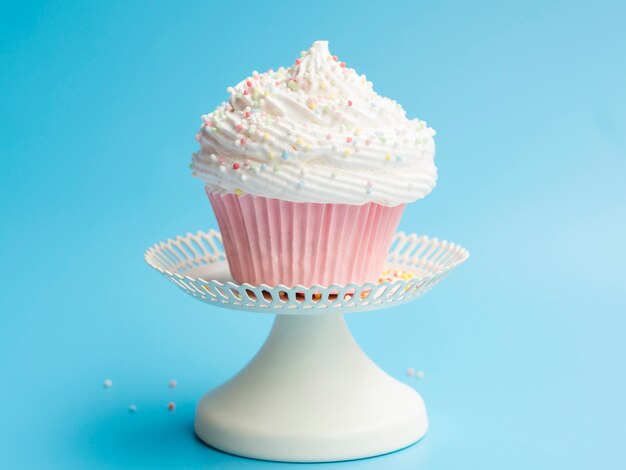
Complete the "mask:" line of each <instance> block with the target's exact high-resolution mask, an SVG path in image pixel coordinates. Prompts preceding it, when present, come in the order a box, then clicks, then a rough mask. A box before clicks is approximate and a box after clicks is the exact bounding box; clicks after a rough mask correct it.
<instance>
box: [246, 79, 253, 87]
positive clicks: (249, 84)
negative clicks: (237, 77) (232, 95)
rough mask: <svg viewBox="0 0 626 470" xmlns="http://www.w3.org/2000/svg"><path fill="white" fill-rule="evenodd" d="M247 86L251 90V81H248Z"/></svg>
mask: <svg viewBox="0 0 626 470" xmlns="http://www.w3.org/2000/svg"><path fill="white" fill-rule="evenodd" d="M246 85H248V88H250V87H252V82H251V81H250V80H248V81H247V82H246Z"/></svg>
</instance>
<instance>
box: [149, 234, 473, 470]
mask: <svg viewBox="0 0 626 470" xmlns="http://www.w3.org/2000/svg"><path fill="white" fill-rule="evenodd" d="M468 256H469V253H468V251H467V250H465V249H464V248H462V247H460V246H458V245H456V244H454V243H449V242H446V241H442V240H438V239H436V238H428V237H426V236H417V235H414V234H410V235H407V234H404V233H402V232H400V233H397V234H396V235H395V238H394V241H393V244H392V246H391V249H390V252H389V255H388V257H387V263H386V267H387V268H389V269H392V270H397V272H399V273H402V275H401V276H399V278H397V279H396V278H391V280H389V281H385V282H381V283H367V284H349V285H345V286H340V285H332V286H328V287H322V286H313V287H310V288H305V287H301V286H296V287H284V286H277V287H269V286H266V285H259V286H253V285H250V284H237V283H235V282H233V280H232V278H231V276H230V271H229V269H228V263H227V260H226V255H225V253H224V248H223V245H222V240H221V236H220V234H219V232H216V231H214V230H211V231H209V232H198V233H196V234H191V233H189V234H187V235H186V236H184V237H182V236H178V237H177V238H176V239H174V240H171V239H170V240H167V241H165V242H161V243H158V244H157V245H154V246H152V247H151V248H149V249H148V250H147V251H146V253H145V260H146V261H147V263H148V264H149V265H150V266H151V267H153V268H154V269H156V270H157V271H159V272H160V273H161V274H163V275H164V276H165V277H166V278H167V279H169V280H170V281H171V282H173V283H174V284H176V285H177V286H178V287H180V288H181V289H182V290H184V291H185V292H186V293H187V294H189V295H191V296H193V297H195V298H196V299H198V300H201V301H203V302H206V303H207V304H209V305H214V306H217V307H223V308H229V309H235V310H245V311H248V312H258V313H266V314H275V315H276V319H275V321H274V325H273V327H272V330H271V332H270V335H269V337H268V338H267V340H266V342H265V344H264V345H263V347H262V348H261V350H260V351H259V352H258V353H257V355H256V356H255V357H254V358H253V359H252V360H251V361H250V362H249V363H248V365H246V366H245V367H244V368H243V370H241V371H240V372H239V373H238V374H237V375H235V376H234V377H233V378H232V379H230V380H229V381H228V382H226V383H225V384H223V385H221V386H219V387H218V388H216V389H214V390H212V391H210V392H208V393H207V394H206V395H204V397H203V398H202V399H201V400H200V402H199V403H198V406H197V408H196V417H195V431H196V434H197V435H198V436H199V437H200V439H202V440H203V441H204V442H206V443H207V444H209V445H210V446H212V447H215V448H217V449H220V450H223V451H225V452H228V453H231V454H236V455H241V456H245V457H251V458H257V459H264V460H278V461H287V462H328V461H338V460H351V459H358V458H364V457H371V456H375V455H380V454H386V453H388V452H392V451H395V450H398V449H402V448H404V447H406V446H409V445H411V444H413V443H414V442H416V441H418V440H419V439H421V438H422V437H423V436H424V434H425V433H426V430H427V429H428V418H427V415H426V408H425V406H424V401H423V400H422V397H421V396H420V395H419V394H418V393H417V392H416V391H415V390H414V389H412V388H411V387H409V386H408V385H406V384H403V383H401V382H399V381H398V380H396V379H394V378H392V377H391V376H389V375H387V374H386V373H385V372H384V371H383V370H382V369H380V368H379V367H378V366H377V365H376V364H375V363H374V362H372V360H371V359H369V358H368V357H367V355H366V354H365V353H364V352H363V351H362V350H361V348H360V347H359V346H358V344H357V343H356V341H355V340H354V338H353V337H352V335H351V334H350V331H349V330H348V327H347V325H346V322H345V320H344V318H343V314H344V313H349V312H359V311H365V310H375V309H383V308H390V307H393V306H396V305H400V304H403V303H406V302H408V301H410V300H413V299H416V298H417V297H419V296H420V295H422V294H424V293H425V292H427V291H428V290H429V289H431V288H432V287H433V286H434V285H435V284H437V283H438V282H440V281H441V280H442V279H443V278H444V277H445V276H446V275H447V274H448V273H449V272H450V271H451V270H452V269H453V268H455V267H456V266H458V265H459V264H460V263H462V262H463V261H465V260H466V259H467V258H468Z"/></svg>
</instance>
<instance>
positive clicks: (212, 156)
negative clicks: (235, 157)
mask: <svg viewBox="0 0 626 470" xmlns="http://www.w3.org/2000/svg"><path fill="white" fill-rule="evenodd" d="M209 158H210V159H211V161H212V162H216V161H217V155H215V154H214V153H212V154H211V156H210V157H209Z"/></svg>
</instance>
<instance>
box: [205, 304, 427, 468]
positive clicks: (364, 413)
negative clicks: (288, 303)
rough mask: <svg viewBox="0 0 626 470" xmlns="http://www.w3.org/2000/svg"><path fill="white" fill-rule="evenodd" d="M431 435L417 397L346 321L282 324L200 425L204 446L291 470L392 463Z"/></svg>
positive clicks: (303, 319) (297, 318)
mask: <svg viewBox="0 0 626 470" xmlns="http://www.w3.org/2000/svg"><path fill="white" fill-rule="evenodd" d="M427 428H428V418H427V416H426V408H425V406H424V401H423V400H422V398H421V397H420V395H419V394H418V393H417V392H416V391H415V390H413V389H412V388H410V387H409V386H407V385H405V384H403V383H401V382H399V381H397V380H395V379H394V378H392V377H390V376H389V375H387V374H386V373H385V372H383V371H382V370H381V369H380V368H379V367H378V366H377V365H376V364H374V363H373V362H372V361H371V360H370V359H369V358H368V357H367V356H366V355H365V353H364V352H363V351H362V350H361V348H359V346H358V344H357V343H356V341H355V340H354V338H353V337H352V335H351V334H350V331H349V330H348V327H347V325H346V322H345V320H344V318H343V315H342V314H341V313H332V314H326V315H319V314H317V315H304V314H303V315H277V317H276V320H275V322H274V326H273V327H272V331H271V333H270V335H269V338H268V339H267V341H266V342H265V344H264V345H263V347H262V348H261V350H260V351H259V352H258V353H257V355H256V356H255V357H254V358H253V359H252V360H251V361H250V363H249V364H248V365H247V366H246V367H245V368H244V369H243V370H242V371H241V372H239V374H237V375H236V376H235V377H233V378H232V379H231V380H229V381H228V382H226V383H225V384H224V385H222V386H220V387H218V388H217V389H215V390H213V391H211V392H209V393H207V394H206V395H205V396H204V397H203V398H202V399H201V400H200V402H199V403H198V406H197V409H196V417H195V431H196V434H197V435H198V437H200V439H202V440H203V441H204V442H206V443H207V444H209V445H211V446H213V447H215V448H217V449H220V450H223V451H225V452H229V453H231V454H236V455H241V456H244V457H251V458H256V459H263V460H278V461H286V462H328V461H337V460H351V459H359V458H364V457H371V456H374V455H380V454H385V453H388V452H392V451H395V450H398V449H401V448H403V447H406V446H409V445H411V444H413V443H414V442H416V441H418V440H419V439H420V438H422V436H424V434H425V433H426V430H427Z"/></svg>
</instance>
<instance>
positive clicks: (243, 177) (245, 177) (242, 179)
mask: <svg viewBox="0 0 626 470" xmlns="http://www.w3.org/2000/svg"><path fill="white" fill-rule="evenodd" d="M239 178H241V181H245V180H247V179H248V177H247V176H246V175H241V176H240V177H239Z"/></svg>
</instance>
